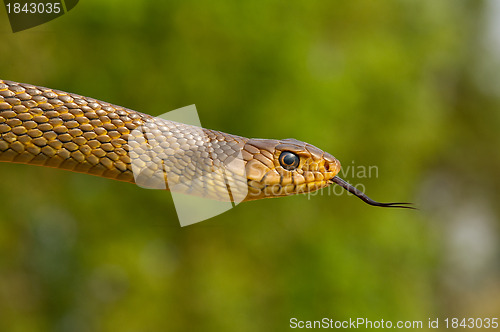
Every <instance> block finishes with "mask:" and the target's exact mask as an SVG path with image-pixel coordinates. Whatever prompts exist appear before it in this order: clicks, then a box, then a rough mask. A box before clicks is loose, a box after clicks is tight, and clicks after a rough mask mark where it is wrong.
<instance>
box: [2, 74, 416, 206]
mask: <svg viewBox="0 0 500 332" xmlns="http://www.w3.org/2000/svg"><path fill="white" fill-rule="evenodd" d="M0 162H10V163H21V164H30V165H38V166H45V167H53V168H57V169H63V170H69V171H74V172H79V173H85V174H90V175H94V176H99V177H103V178H108V179H112V180H119V181H125V182H129V183H135V184H139V185H140V186H144V187H150V188H158V189H166V190H170V191H177V192H182V193H185V194H188V195H194V196H199V197H205V198H209V199H215V200H228V199H229V200H232V201H235V200H236V199H238V201H251V200H258V199H264V198H273V197H283V196H289V195H295V194H304V193H309V192H314V191H316V190H320V189H322V188H325V187H327V186H329V185H332V184H337V185H340V186H341V187H343V188H344V189H346V190H347V191H349V192H351V193H352V194H354V195H355V196H357V197H359V198H360V199H362V200H363V201H364V202H366V203H368V204H370V205H373V206H380V207H398V208H413V207H412V206H411V205H410V204H411V203H380V202H377V201H374V200H372V199H370V198H369V197H368V196H367V195H366V194H365V193H364V192H362V191H360V190H358V189H357V188H355V187H354V186H352V185H350V184H349V183H348V182H346V181H345V180H343V179H341V178H340V177H339V176H338V173H339V171H340V169H341V164H340V162H339V161H338V160H337V159H336V158H335V157H334V156H333V155H331V154H329V153H328V152H325V151H322V150H321V149H319V148H317V147H315V146H313V145H311V144H308V143H305V142H302V141H299V140H296V139H291V138H289V139H281V140H278V139H259V138H246V137H241V136H237V135H231V134H227V133H224V132H221V131H215V130H210V129H205V128H201V127H199V126H193V125H189V124H184V123H179V122H175V121H170V120H167V119H163V118H160V117H153V116H151V115H148V114H144V113H140V112H137V111H134V110H131V109H128V108H125V107H121V106H117V105H113V104H110V103H106V102H103V101H99V100H96V99H93V98H89V97H84V96H81V95H78V94H74V93H68V92H64V91H59V90H55V89H49V88H45V87H41V86H36V85H32V84H25V83H17V82H13V81H8V80H0Z"/></svg>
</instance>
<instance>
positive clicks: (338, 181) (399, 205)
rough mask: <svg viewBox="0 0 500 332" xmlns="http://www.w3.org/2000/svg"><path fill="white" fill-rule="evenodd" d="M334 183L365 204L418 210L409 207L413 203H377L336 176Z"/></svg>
mask: <svg viewBox="0 0 500 332" xmlns="http://www.w3.org/2000/svg"><path fill="white" fill-rule="evenodd" d="M332 181H333V182H335V183H336V184H338V185H339V186H341V187H342V188H344V189H345V190H347V191H349V192H350V193H352V194H354V195H356V196H357V197H359V198H360V199H362V200H363V201H364V202H365V203H368V204H370V205H373V206H381V207H394V208H403V209H413V210H416V208H414V207H413V206H408V205H411V204H412V203H380V202H376V201H374V200H373V199H371V198H370V197H368V196H366V195H365V193H364V192H362V191H361V190H358V189H356V188H354V187H353V186H352V185H350V184H349V183H347V182H346V181H344V180H342V179H341V178H339V177H338V176H335V177H334V178H333V179H332Z"/></svg>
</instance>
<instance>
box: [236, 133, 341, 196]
mask: <svg viewBox="0 0 500 332" xmlns="http://www.w3.org/2000/svg"><path fill="white" fill-rule="evenodd" d="M242 154H243V159H244V160H245V162H246V175H247V183H248V196H247V198H246V199H245V200H246V201H250V200H255V199H261V198H266V197H281V196H288V195H295V194H303V193H308V192H311V191H315V190H318V189H321V188H324V187H326V186H328V185H329V184H331V181H332V179H333V178H334V177H335V175H337V173H338V172H339V171H340V162H339V161H338V160H337V159H335V157H333V156H332V155H331V154H329V153H327V152H324V151H322V150H320V149H318V148H317V147H315V146H313V145H310V144H308V143H305V142H301V141H298V140H296V139H293V138H288V139H284V140H272V139H250V140H249V141H248V142H246V144H245V146H244V148H243V151H242Z"/></svg>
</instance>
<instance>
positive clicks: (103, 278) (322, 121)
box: [0, 0, 500, 332]
mask: <svg viewBox="0 0 500 332" xmlns="http://www.w3.org/2000/svg"><path fill="white" fill-rule="evenodd" d="M490 5H491V4H489V3H488V2H482V1H472V0H471V1H465V0H461V1H451V0H450V1H430V0H428V1H427V0H426V1H419V0H390V1H383V2H378V1H377V2H375V1H324V2H314V1H313V2H300V1H292V2H284V1H277V0H266V1H260V0H252V1H227V0H219V1H198V0H196V1H195V0H183V1H178V0H172V1H163V2H161V1H117V0H106V1H97V0H87V1H80V3H79V5H78V6H77V7H76V8H75V9H73V10H72V11H70V12H69V13H67V14H66V15H64V16H62V17H61V18H59V19H57V20H55V21H52V22H49V23H47V24H45V25H42V26H39V27H37V28H33V29H30V30H27V31H24V32H20V33H16V34H12V33H11V31H10V27H9V25H8V22H7V19H6V18H7V16H6V14H5V10H4V8H3V7H2V9H1V10H0V17H2V21H1V23H0V38H1V47H0V59H1V60H2V61H1V62H0V69H1V76H0V77H1V78H2V79H8V80H14V81H18V82H26V83H32V84H37V85H41V86H48V87H51V88H55V89H61V90H65V91H70V92H75V93H79V94H82V95H86V96H90V97H93V98H97V99H100V100H105V101H107V102H111V103H114V104H118V105H122V106H125V107H128V108H132V109H135V110H138V111H141V112H144V113H149V114H152V115H159V114H161V113H164V112H167V111H169V110H173V109H176V108H179V107H182V106H186V105H189V104H193V103H195V104H196V105H197V108H198V112H199V114H200V118H201V122H202V125H203V126H204V127H206V128H211V129H217V130H221V131H224V132H228V133H232V134H238V135H241V136H246V137H262V138H287V137H293V138H296V139H299V140H303V141H307V142H309V143H311V144H314V145H316V146H318V147H319V148H321V149H323V150H325V151H328V152H330V153H332V154H333V155H335V156H336V157H337V158H338V159H339V160H340V161H341V162H342V163H343V165H344V166H351V167H352V166H357V165H365V166H370V165H374V166H377V168H378V177H374V178H373V177H372V178H362V179H356V178H355V177H352V176H351V175H352V174H350V173H349V174H347V175H346V179H347V180H349V181H351V182H353V183H362V184H363V185H364V186H365V188H366V189H367V193H368V194H369V195H370V196H372V197H373V198H374V199H378V200H381V201H393V200H396V201H397V200H403V201H405V200H409V201H417V202H418V203H419V206H420V208H421V210H420V211H409V210H408V211H407V210H391V209H380V208H375V207H370V206H368V205H365V204H363V203H362V202H361V201H359V200H358V199H356V198H354V197H352V196H350V195H346V194H343V195H341V196H339V197H336V196H334V195H326V192H323V193H322V194H321V193H319V194H317V195H313V196H311V197H308V196H306V195H301V196H294V197H287V198H281V199H271V200H263V201H256V202H250V203H244V204H241V205H239V206H238V207H236V208H235V209H233V210H230V211H228V212H226V213H224V214H223V215H220V216H218V217H215V218H213V219H211V220H209V221H205V222H202V223H199V224H195V225H192V226H189V227H185V228H181V227H180V226H179V224H178V222H177V218H176V215H175V210H174V206H173V204H172V202H171V198H170V194H169V193H165V192H159V191H153V190H145V189H141V188H138V187H136V186H133V185H130V184H127V183H115V182H113V181H109V180H106V179H101V178H96V177H91V176H86V175H82V174H76V173H69V172H63V171H58V170H52V169H45V168H39V167H33V166H25V165H13V164H1V165H0V176H1V182H0V197H2V200H1V205H0V208H1V214H0V330H1V331H11V332H22V331H23V332H24V331H235V330H237V331H284V330H288V329H289V320H290V318H292V317H296V318H298V319H300V320H318V319H321V318H323V317H331V318H334V319H337V320H344V319H349V318H353V319H355V318H357V317H365V318H367V319H371V320H380V319H384V320H394V321H396V320H423V321H424V322H426V321H427V319H428V318H434V317H442V318H445V317H470V316H472V317H491V315H494V314H498V310H496V309H498V308H499V307H500V302H499V300H498V299H499V298H500V296H498V295H499V294H500V278H499V274H500V265H499V264H498V262H499V261H500V260H499V259H498V258H499V257H498V256H499V253H500V245H499V241H498V226H499V225H498V219H499V218H498V215H499V213H500V211H499V209H498V205H497V204H496V202H497V201H498V199H499V192H500V191H499V190H498V188H500V183H499V182H500V178H499V177H498V175H497V174H498V169H500V167H499V166H500V154H499V153H498V146H499V143H500V136H499V134H498V133H499V129H500V112H498V107H499V102H500V101H499V95H500V94H499V93H498V91H500V90H498V88H496V89H495V88H492V84H493V82H494V81H495V80H493V77H495V76H497V77H498V75H495V74H499V73H498V72H499V68H500V66H499V63H500V62H499V61H498V59H497V58H496V57H495V55H496V54H495V53H494V52H493V51H492V50H491V49H489V50H488V49H485V45H488V44H487V43H485V41H484V38H483V37H484V36H485V35H486V31H487V29H488V26H487V24H486V23H485V22H487V17H488V15H487V14H488V8H489V6H490ZM496 80H498V78H497V79H496ZM337 192H339V191H337ZM332 196H333V197H332ZM471 202H472V203H474V202H475V203H477V204H476V205H471V206H470V209H468V208H467V207H468V206H469V205H467V204H471ZM475 203H474V204H475ZM476 207H479V208H477V209H476ZM466 208H467V209H466ZM464 211H465V212H467V211H473V212H471V214H470V215H472V217H471V218H468V219H467V218H466V219H465V225H469V226H470V228H466V229H469V230H471V232H472V233H471V232H469V233H467V232H466V233H465V235H463V234H462V233H460V234H462V235H461V236H462V237H458V238H457V239H458V240H454V239H455V237H453V236H452V235H453V234H455V233H454V230H456V229H462V228H460V227H461V226H460V225H462V224H463V223H462V224H458V226H460V227H458V226H457V224H456V223H455V221H456V220H458V219H457V218H459V217H461V216H464V215H468V214H467V213H465V212H464ZM474 211H478V212H477V213H476V212H474ZM488 213H489V214H488ZM460 220H462V219H460ZM478 220H479V221H478ZM481 220H486V221H485V222H483V223H482V224H477V223H480V221H481ZM491 220H492V221H491ZM478 225H479V226H481V225H483V226H484V225H487V227H488V228H485V231H484V232H482V233H481V232H479V231H478V230H480V229H482V228H479V226H478ZM485 227H486V226H485ZM474 232H476V233H477V232H479V233H477V234H479V237H472V235H471V234H476V233H474ZM485 234H486V235H488V236H489V237H487V238H485V237H484V236H485ZM469 235H470V236H469ZM481 236H483V237H481ZM488 239H489V240H488ZM486 240H488V241H489V242H488V241H486ZM457 241H458V242H457ZM457 243H458V247H459V249H460V248H461V250H464V249H467V248H473V249H474V248H476V247H475V246H474V245H479V244H481V243H490V244H491V245H490V247H488V248H489V249H488V250H487V251H479V254H478V255H476V256H470V255H469V256H459V258H457V261H455V260H453V259H451V258H450V257H452V258H453V257H455V256H456V253H457V252H459V251H454V248H455V247H456V246H454V244H457ZM462 244H463V246H462ZM468 245H469V246H468ZM470 246H472V247H470ZM481 248H482V247H481ZM467 250H468V249H467ZM485 250H486V249H485ZM468 252H469V254H470V253H472V254H473V253H474V252H475V251H474V250H468ZM454 255H455V256H454ZM485 257H486V258H487V260H486V261H485V260H484V259H486V258H485ZM477 261H479V262H483V261H485V262H486V263H485V264H486V265H484V264H483V265H480V266H479V265H477V264H476V265H470V264H469V263H473V262H477ZM464 264H465V265H464ZM467 264H469V265H467ZM464 266H465V267H464ZM471 266H472V267H471ZM474 266H475V267H474ZM478 266H479V267H478ZM463 269H469V270H470V271H469V270H463ZM464 276H466V277H467V278H465V277H464ZM495 310H496V311H495Z"/></svg>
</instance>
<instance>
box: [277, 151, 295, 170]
mask: <svg viewBox="0 0 500 332" xmlns="http://www.w3.org/2000/svg"><path fill="white" fill-rule="evenodd" d="M279 161H280V165H281V166H282V167H283V168H284V169H286V170H288V171H293V170H294V169H296V168H297V167H298V166H299V162H300V158H299V156H297V155H296V154H295V153H293V152H290V151H283V152H281V154H280V157H279Z"/></svg>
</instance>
